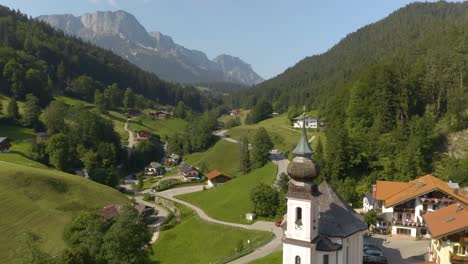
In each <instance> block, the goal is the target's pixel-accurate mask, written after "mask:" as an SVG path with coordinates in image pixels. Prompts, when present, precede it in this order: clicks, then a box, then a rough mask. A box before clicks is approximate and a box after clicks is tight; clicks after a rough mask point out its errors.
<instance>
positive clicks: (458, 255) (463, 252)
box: [423, 203, 468, 264]
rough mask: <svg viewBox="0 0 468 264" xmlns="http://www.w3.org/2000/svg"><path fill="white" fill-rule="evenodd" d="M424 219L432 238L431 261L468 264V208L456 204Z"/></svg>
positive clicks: (439, 263)
mask: <svg viewBox="0 0 468 264" xmlns="http://www.w3.org/2000/svg"><path fill="white" fill-rule="evenodd" d="M423 218H424V221H425V222H426V223H427V227H428V229H429V232H430V234H431V236H432V239H431V246H430V248H429V261H433V262H435V263H437V264H452V263H453V264H455V263H468V206H467V205H466V204H462V203H455V204H452V205H449V206H447V207H444V208H442V209H440V210H438V211H435V212H430V213H427V214H425V215H424V216H423Z"/></svg>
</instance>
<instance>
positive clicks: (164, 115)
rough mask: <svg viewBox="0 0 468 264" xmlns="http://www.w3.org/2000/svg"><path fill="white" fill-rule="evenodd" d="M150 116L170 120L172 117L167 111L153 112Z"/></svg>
mask: <svg viewBox="0 0 468 264" xmlns="http://www.w3.org/2000/svg"><path fill="white" fill-rule="evenodd" d="M150 116H152V117H155V118H157V119H169V118H171V117H172V113H170V112H167V111H155V112H151V113H150Z"/></svg>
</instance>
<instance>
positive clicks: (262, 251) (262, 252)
mask: <svg viewBox="0 0 468 264" xmlns="http://www.w3.org/2000/svg"><path fill="white" fill-rule="evenodd" d="M202 190H203V186H202V185H196V186H187V187H181V188H174V189H169V190H166V191H163V192H159V193H156V195H157V196H160V197H162V198H165V199H168V200H172V201H174V202H177V203H181V204H183V205H185V206H188V207H190V208H191V209H193V210H194V211H195V212H196V213H197V215H198V216H199V217H200V218H201V219H203V220H204V221H208V222H211V223H216V224H220V225H227V226H233V227H238V228H245V229H250V230H260V231H267V232H272V233H274V234H275V238H274V239H273V240H272V241H271V242H270V243H268V244H266V245H264V246H262V247H260V248H258V249H256V250H255V251H254V252H252V253H250V254H248V255H246V256H243V257H241V258H239V259H236V260H234V261H232V262H230V263H238V264H240V263H248V262H250V261H253V260H256V259H258V258H262V257H264V256H267V255H269V254H271V253H273V252H276V251H278V250H280V249H281V248H282V247H283V242H282V241H281V238H282V237H283V229H282V228H281V227H277V226H276V225H275V223H272V222H266V221H257V222H255V223H254V224H252V225H243V224H238V223H230V222H224V221H221V220H217V219H213V218H211V217H209V216H208V215H207V214H206V213H205V212H204V211H203V210H202V209H200V208H198V207H197V206H195V205H193V204H190V203H188V202H185V201H182V200H179V199H177V198H175V196H177V195H182V194H186V193H192V192H199V191H202Z"/></svg>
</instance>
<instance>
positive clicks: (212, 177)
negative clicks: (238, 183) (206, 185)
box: [205, 170, 230, 180]
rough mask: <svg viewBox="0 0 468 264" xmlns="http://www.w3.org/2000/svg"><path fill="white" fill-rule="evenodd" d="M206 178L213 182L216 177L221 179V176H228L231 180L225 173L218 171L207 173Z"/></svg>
mask: <svg viewBox="0 0 468 264" xmlns="http://www.w3.org/2000/svg"><path fill="white" fill-rule="evenodd" d="M205 176H206V178H208V180H212V179H214V178H216V177H219V176H226V177H228V178H230V177H229V176H227V175H226V174H224V173H223V172H221V171H217V170H216V171H212V172H210V173H207V174H206V175H205Z"/></svg>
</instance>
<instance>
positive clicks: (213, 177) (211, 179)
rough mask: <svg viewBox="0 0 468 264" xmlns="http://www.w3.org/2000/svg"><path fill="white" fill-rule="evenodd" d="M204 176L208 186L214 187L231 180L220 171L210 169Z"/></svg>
mask: <svg viewBox="0 0 468 264" xmlns="http://www.w3.org/2000/svg"><path fill="white" fill-rule="evenodd" d="M205 176H206V178H207V179H208V188H211V187H216V186H218V185H221V184H223V183H225V182H227V181H230V180H231V177H229V176H227V175H226V174H224V173H223V172H220V171H212V172H210V173H207V174H206V175H205Z"/></svg>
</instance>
